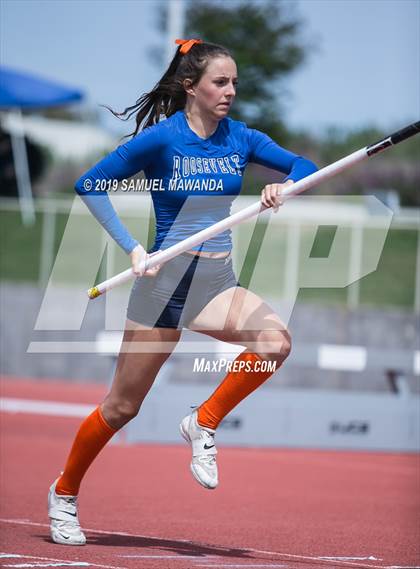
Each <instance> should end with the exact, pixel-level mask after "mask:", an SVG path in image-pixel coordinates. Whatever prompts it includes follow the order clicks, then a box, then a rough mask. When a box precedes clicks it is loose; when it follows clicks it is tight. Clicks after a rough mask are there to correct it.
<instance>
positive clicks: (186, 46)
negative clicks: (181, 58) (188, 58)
mask: <svg viewBox="0 0 420 569" xmlns="http://www.w3.org/2000/svg"><path fill="white" fill-rule="evenodd" d="M175 43H176V44H178V45H181V46H182V47H181V53H182V55H185V54H186V53H188V52H189V51H190V49H191V48H192V46H193V45H194V44H196V43H203V40H198V39H193V40H175Z"/></svg>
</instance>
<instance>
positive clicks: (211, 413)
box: [197, 352, 274, 429]
mask: <svg viewBox="0 0 420 569" xmlns="http://www.w3.org/2000/svg"><path fill="white" fill-rule="evenodd" d="M263 361H264V360H262V359H261V358H260V357H259V356H258V355H257V354H251V353H247V352H243V353H242V354H240V355H239V356H238V357H237V358H236V360H235V361H234V362H233V366H232V371H230V372H229V373H228V374H227V375H226V377H225V378H224V380H223V381H222V383H221V384H220V385H219V387H218V388H217V389H216V391H215V392H214V393H213V394H212V395H211V396H210V397H209V399H207V401H206V402H205V403H203V404H202V405H200V407H199V409H198V416H197V420H198V424H199V425H201V426H202V427H209V428H210V429H216V428H217V427H218V425H219V423H220V422H221V421H222V419H223V418H224V417H226V415H227V414H228V413H230V412H231V411H232V409H233V408H234V407H236V405H237V404H238V403H240V401H242V399H245V397H247V396H248V395H249V394H250V393H252V392H253V391H255V389H257V387H259V386H260V385H261V384H262V383H264V381H265V380H266V379H268V378H269V377H270V376H271V375H273V373H274V372H273V371H272V370H270V367H268V369H267V371H261V369H264V364H263ZM262 364H263V365H262Z"/></svg>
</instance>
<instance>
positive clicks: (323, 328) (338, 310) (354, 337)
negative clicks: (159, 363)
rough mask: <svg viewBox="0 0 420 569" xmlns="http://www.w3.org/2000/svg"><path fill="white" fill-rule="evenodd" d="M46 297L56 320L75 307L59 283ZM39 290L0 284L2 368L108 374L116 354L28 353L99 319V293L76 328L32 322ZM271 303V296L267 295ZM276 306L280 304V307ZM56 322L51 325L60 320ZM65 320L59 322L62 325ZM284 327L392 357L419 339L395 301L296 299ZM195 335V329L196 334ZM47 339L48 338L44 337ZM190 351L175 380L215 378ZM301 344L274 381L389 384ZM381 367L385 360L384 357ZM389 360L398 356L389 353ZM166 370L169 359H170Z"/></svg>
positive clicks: (98, 325)
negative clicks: (45, 327)
mask: <svg viewBox="0 0 420 569" xmlns="http://www.w3.org/2000/svg"><path fill="white" fill-rule="evenodd" d="M58 292H59V294H57V295H56V297H55V300H53V301H52V302H50V306H49V318H50V319H53V320H54V319H55V323H56V324H57V322H59V321H60V319H61V318H64V316H65V315H66V314H68V313H71V311H72V310H73V306H72V292H71V290H65V289H63V290H62V291H58ZM111 294H113V295H115V298H116V299H117V302H115V303H113V304H114V309H116V310H117V311H118V312H119V321H120V322H123V320H124V306H125V303H126V299H127V294H126V292H124V293H120V292H119V291H113V292H112V293H111ZM43 296H44V291H43V290H41V289H39V288H37V287H36V286H34V285H28V284H18V283H16V284H13V283H2V285H1V287H0V337H1V372H2V373H3V374H10V375H14V376H22V377H24V376H27V377H28V376H29V377H39V378H63V379H67V380H69V381H92V382H109V381H110V379H111V377H112V373H113V367H114V361H113V359H112V358H111V357H109V356H101V355H98V354H96V353H94V352H93V351H92V353H65V352H64V351H60V350H59V348H58V349H57V353H48V351H49V350H48V348H47V349H46V353H27V349H28V346H29V344H30V343H31V342H42V343H45V342H47V341H50V342H57V341H58V342H84V343H86V345H88V343H89V342H91V346H94V343H95V340H96V336H97V334H98V332H100V331H101V330H103V329H104V327H105V299H104V297H101V298H98V299H96V300H95V301H91V302H89V304H88V308H87V312H86V315H85V317H84V319H83V323H82V326H81V329H80V331H78V330H76V331H70V330H65V329H63V330H53V331H41V330H35V329H34V327H35V323H36V320H37V317H38V312H39V309H40V306H41V302H42V299H43ZM267 301H268V303H269V304H271V306H272V307H273V308H274V309H276V305H277V302H276V301H275V300H272V301H271V302H270V299H267ZM279 313H280V314H281V312H279ZM59 327H60V326H59V325H58V326H56V328H59ZM63 328H64V326H63ZM289 328H290V330H291V332H292V336H293V339H294V343H295V345H296V346H304V345H306V344H319V343H329V344H349V345H357V346H366V347H367V348H368V349H374V350H383V351H384V353H385V354H386V355H387V358H388V362H387V364H386V367H389V362H391V363H392V351H393V350H404V351H410V350H411V351H412V350H417V349H418V347H419V344H420V341H419V340H420V323H419V319H418V317H416V316H415V315H413V314H411V313H410V312H407V311H402V310H396V309H381V310H378V309H374V308H365V307H361V308H359V309H357V310H355V311H349V310H348V309H347V308H345V307H332V306H322V305H319V304H317V305H312V304H303V303H302V304H297V305H296V306H295V308H294V311H293V315H292V318H291V321H290V323H289ZM194 336H196V334H194ZM45 345H46V346H47V344H45ZM193 357H194V356H193V355H190V354H188V355H186V354H178V355H177V356H176V363H177V365H176V373H173V372H171V374H170V378H169V379H170V381H171V382H173V383H191V382H193V383H197V384H214V383H215V382H216V381H217V380H218V379H220V375H218V374H203V373H202V374H193V373H192V359H193ZM298 360H299V350H298V349H296V350H295V353H292V355H291V356H290V358H289V359H288V361H287V363H286V364H285V366H284V367H283V368H282V369H281V370H279V371H278V372H277V373H276V374H275V376H274V377H273V378H272V379H271V380H270V383H271V385H272V387H279V388H317V389H320V388H321V389H357V390H363V391H387V390H389V386H388V384H387V382H386V381H385V378H384V371H383V370H382V369H379V370H377V371H368V372H356V373H355V372H352V373H349V372H342V371H340V372H339V371H325V370H319V369H317V368H316V366H314V365H308V366H305V365H301V361H298ZM384 367H385V364H384ZM395 367H396V369H398V362H397V359H395ZM168 370H169V367H168ZM407 380H408V382H409V386H410V390H411V391H414V392H419V391H420V389H419V381H418V376H417V378H416V377H415V376H414V375H413V374H411V373H410V374H408V375H407Z"/></svg>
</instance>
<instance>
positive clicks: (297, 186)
mask: <svg viewBox="0 0 420 569" xmlns="http://www.w3.org/2000/svg"><path fill="white" fill-rule="evenodd" d="M419 132H420V121H419V122H415V123H413V124H411V125H409V126H407V127H405V128H403V129H401V130H399V131H397V132H394V133H393V134H391V135H390V136H387V137H385V138H383V139H382V140H380V141H378V142H376V143H374V144H371V145H369V146H366V147H365V148H361V149H360V150H357V151H356V152H353V153H352V154H349V155H348V156H345V157H344V158H341V159H340V160H337V161H336V162H333V163H332V164H330V165H329V166H325V168H322V169H321V170H318V172H315V173H313V174H311V175H309V176H307V177H306V178H303V179H302V180H299V181H298V182H295V183H294V184H293V185H291V186H289V187H288V188H287V189H285V190H284V191H283V192H282V194H281V197H282V199H283V200H285V199H288V198H290V197H292V196H295V195H297V194H300V193H302V192H305V191H306V190H309V189H310V188H313V187H314V186H317V185H318V184H320V183H322V182H325V180H329V179H330V178H332V177H333V176H335V175H336V174H339V173H340V172H342V171H343V170H346V169H347V168H350V167H351V166H353V165H354V164H357V163H358V162H361V161H362V160H365V159H366V158H369V157H370V156H373V155H374V154H378V153H379V152H382V151H383V150H385V149H386V148H389V147H390V146H394V145H395V144H398V143H399V142H402V141H403V140H406V139H407V138H409V137H410V136H414V135H415V134H418V133H419ZM266 209H269V208H267V207H266V206H264V205H262V204H261V202H258V203H255V204H253V205H251V206H249V207H247V208H245V209H243V210H241V211H238V212H237V213H235V214H233V215H230V216H229V217H227V218H226V219H222V220H221V221H219V222H217V223H215V224H214V225H211V226H210V227H207V228H206V229H203V230H202V231H199V232H198V233H196V234H195V235H192V236H191V237H188V238H187V239H184V240H183V241H180V242H179V243H176V244H175V245H172V247H168V249H165V250H164V251H162V252H160V253H157V254H156V255H154V256H153V257H149V258H148V260H147V264H146V270H147V269H151V268H153V267H156V265H160V264H163V263H166V262H167V261H169V260H170V259H173V258H174V257H176V256H177V255H179V254H180V253H184V252H185V251H188V250H189V249H192V248H193V247H197V245H200V244H201V243H203V242H204V241H207V239H211V238H212V237H214V236H215V235H218V234H219V233H222V232H223V231H226V230H227V229H230V228H232V227H234V226H235V225H238V224H239V223H242V221H245V220H247V219H250V218H251V217H254V216H255V215H258V214H259V213H260V212H262V211H264V210H266ZM133 277H134V274H133V271H132V269H131V268H130V269H127V270H126V271H123V272H122V273H119V274H118V275H115V276H114V277H111V278H110V279H108V280H106V281H104V282H102V283H100V284H98V285H97V286H94V287H93V288H90V289H89V290H88V291H87V293H88V296H89V298H96V297H97V296H100V295H101V294H104V293H105V292H106V291H108V290H110V289H111V288H114V287H115V286H117V285H119V284H122V283H125V282H127V281H128V280H130V279H132V278H133Z"/></svg>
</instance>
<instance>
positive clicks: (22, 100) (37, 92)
mask: <svg viewBox="0 0 420 569" xmlns="http://www.w3.org/2000/svg"><path fill="white" fill-rule="evenodd" d="M82 99H83V93H82V92H81V91H79V90H76V89H71V88H68V87H65V86H64V85H61V84H60V83H56V82H55V81H50V80H48V79H43V78H41V77H38V76H36V75H34V74H31V73H26V72H25V73H24V72H21V71H16V70H14V69H11V68H8V67H4V66H0V111H7V112H9V113H13V114H14V115H15V119H16V120H15V121H14V124H15V127H14V128H13V131H12V132H11V141H12V150H13V158H14V163H15V171H16V181H17V186H18V192H19V201H20V204H21V212H22V219H23V222H24V223H25V224H31V223H33V222H34V219H35V210H34V204H33V197H32V189H31V181H30V176H29V168H28V157H27V154H26V146H25V131H24V125H23V118H22V109H23V110H39V109H44V108H49V107H58V106H62V105H68V104H71V103H75V102H78V101H81V100H82Z"/></svg>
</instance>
